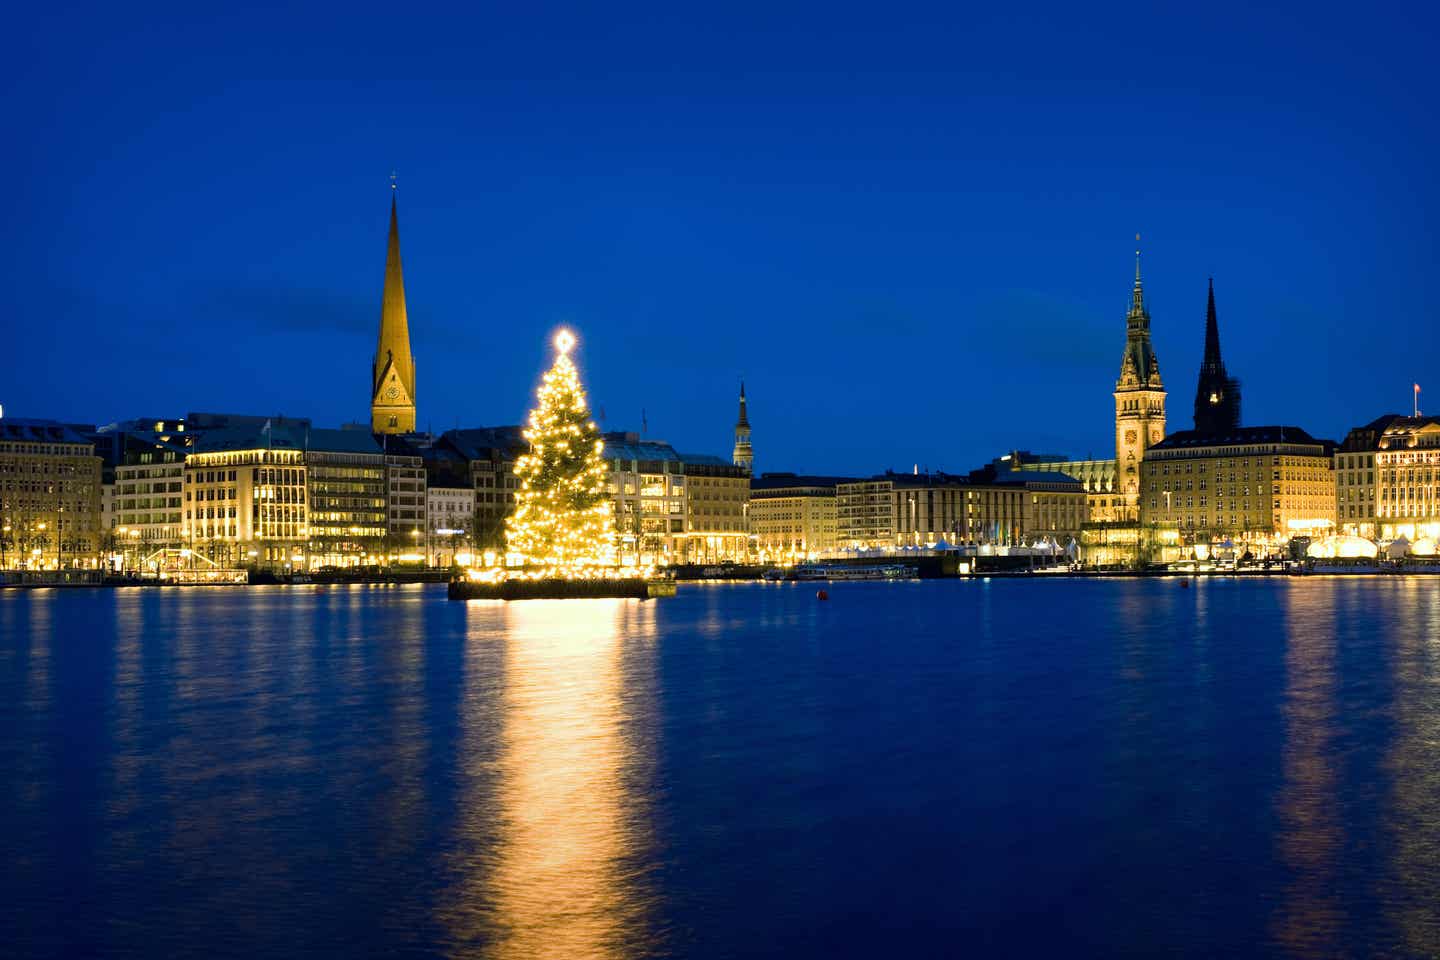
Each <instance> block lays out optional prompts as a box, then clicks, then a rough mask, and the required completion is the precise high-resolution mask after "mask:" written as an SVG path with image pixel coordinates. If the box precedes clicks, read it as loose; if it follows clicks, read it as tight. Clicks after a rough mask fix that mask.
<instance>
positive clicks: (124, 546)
mask: <svg viewBox="0 0 1440 960" xmlns="http://www.w3.org/2000/svg"><path fill="white" fill-rule="evenodd" d="M132 447H138V449H134V448H132V449H130V450H129V451H128V452H127V453H126V454H125V455H124V456H125V462H124V463H122V464H120V465H119V466H117V467H115V468H114V472H115V483H114V484H113V485H112V487H111V489H112V491H113V492H112V493H111V496H110V501H111V509H110V512H109V516H108V517H107V518H106V520H107V523H108V526H107V527H106V528H105V529H106V530H108V531H109V533H110V543H109V547H110V548H111V550H112V551H113V552H114V554H116V555H118V556H120V558H121V565H122V566H124V567H125V568H126V569H141V568H143V567H144V566H145V565H146V563H147V561H148V558H150V557H152V556H154V555H155V553H156V552H157V551H163V550H167V549H168V550H178V549H180V548H181V546H182V540H183V538H182V537H181V534H180V531H181V530H182V529H184V527H185V513H184V490H185V456H186V453H187V450H186V448H185V447H184V446H183V445H178V444H175V443H169V442H165V441H162V440H159V439H158V438H157V439H156V440H155V441H153V442H151V443H149V444H143V445H141V444H133V445H132Z"/></svg>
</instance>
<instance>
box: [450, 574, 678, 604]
mask: <svg viewBox="0 0 1440 960" xmlns="http://www.w3.org/2000/svg"><path fill="white" fill-rule="evenodd" d="M673 596H675V581H673V580H645V579H642V578H640V577H628V578H618V579H615V580H561V579H545V580H523V579H518V578H517V579H514V580H498V581H495V582H488V581H483V580H451V581H450V599H451V600H596V599H607V598H617V597H618V598H622V599H634V600H649V599H650V598H651V597H673Z"/></svg>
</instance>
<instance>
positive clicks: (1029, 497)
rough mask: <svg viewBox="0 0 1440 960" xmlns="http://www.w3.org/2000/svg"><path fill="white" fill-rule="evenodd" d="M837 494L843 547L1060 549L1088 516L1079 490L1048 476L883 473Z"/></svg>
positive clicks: (1070, 481) (1063, 478) (841, 487)
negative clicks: (1039, 544)
mask: <svg viewBox="0 0 1440 960" xmlns="http://www.w3.org/2000/svg"><path fill="white" fill-rule="evenodd" d="M835 495H836V521H837V531H836V532H837V540H838V542H839V546H840V547H842V548H847V549H848V548H861V549H869V548H875V547H922V546H934V545H935V544H938V543H949V544H970V543H980V544H993V545H998V546H1011V545H1019V544H1023V543H1032V542H1035V541H1036V540H1039V539H1041V538H1048V539H1053V540H1055V541H1056V542H1057V543H1061V542H1063V541H1065V540H1066V539H1069V538H1072V537H1076V536H1078V535H1079V533H1080V529H1081V526H1082V525H1083V524H1084V522H1085V517H1086V515H1087V506H1086V493H1085V488H1084V486H1083V485H1082V484H1081V483H1080V482H1079V481H1078V480H1076V479H1075V478H1073V477H1070V476H1068V475H1066V474H1061V473H1053V472H1051V473H1032V472H1019V471H1015V472H1001V471H997V470H995V469H993V468H988V469H986V470H982V471H976V472H975V473H973V474H971V475H969V476H966V477H957V476H951V475H948V474H944V473H938V474H930V473H927V474H919V473H916V474H904V473H887V474H884V475H882V476H878V477H872V478H870V479H868V480H857V481H852V482H846V483H839V484H837V485H836V487H835Z"/></svg>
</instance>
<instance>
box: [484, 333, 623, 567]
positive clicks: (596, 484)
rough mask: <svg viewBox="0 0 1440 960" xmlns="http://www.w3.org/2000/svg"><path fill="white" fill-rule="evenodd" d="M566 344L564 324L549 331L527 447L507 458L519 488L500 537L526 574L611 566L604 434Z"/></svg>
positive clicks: (568, 342) (612, 535) (572, 341)
mask: <svg viewBox="0 0 1440 960" xmlns="http://www.w3.org/2000/svg"><path fill="white" fill-rule="evenodd" d="M574 346H575V337H574V336H573V335H572V334H571V333H570V332H569V331H568V330H562V331H560V333H558V334H556V336H555V350H556V355H555V363H554V365H553V366H551V368H550V370H549V372H548V373H546V374H545V379H544V381H543V382H542V383H541V384H540V391H539V403H538V405H537V406H536V407H535V409H534V410H532V411H530V424H529V427H528V428H527V429H526V430H525V433H524V436H525V439H526V440H528V441H529V442H530V452H529V453H528V454H526V455H525V456H522V457H520V458H519V459H518V460H516V461H515V476H516V478H517V479H519V481H520V489H519V491H518V492H517V493H516V495H515V511H514V513H512V514H511V516H510V519H509V520H508V521H506V524H505V539H506V544H507V548H508V550H509V552H510V553H511V554H518V555H519V556H520V557H522V558H523V559H524V562H525V565H526V568H527V573H528V574H529V575H531V576H534V575H539V576H544V577H560V578H566V579H573V578H576V577H594V576H610V575H613V573H614V567H615V566H616V556H615V526H614V520H613V518H612V511H613V504H612V503H611V500H610V494H609V491H608V490H607V489H606V483H607V478H608V475H609V469H608V467H607V466H606V464H605V461H604V460H603V459H602V458H601V453H602V452H603V451H604V448H605V441H604V440H602V439H601V437H600V429H599V428H598V427H596V426H595V422H594V421H593V420H591V419H590V411H589V406H588V405H587V404H586V402H585V388H584V387H583V386H581V384H580V374H579V371H577V370H576V369H575V363H574V362H573V361H572V360H571V359H570V350H571V348H572V347H574Z"/></svg>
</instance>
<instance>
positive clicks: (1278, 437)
mask: <svg viewBox="0 0 1440 960" xmlns="http://www.w3.org/2000/svg"><path fill="white" fill-rule="evenodd" d="M1249 443H1295V444H1312V445H1317V446H1323V447H1334V446H1335V444H1334V442H1333V441H1330V440H1319V439H1316V438H1315V437H1312V436H1311V435H1310V434H1309V433H1307V432H1305V431H1304V430H1302V429H1300V428H1299V427H1294V426H1278V425H1277V426H1268V427H1236V428H1235V429H1233V430H1226V431H1224V432H1223V433H1202V432H1201V431H1199V430H1181V431H1179V432H1177V433H1172V434H1170V436H1168V437H1166V438H1165V439H1164V440H1161V441H1160V442H1159V443H1157V444H1155V445H1154V446H1152V447H1150V449H1151V450H1185V449H1193V448H1200V447H1224V446H1234V445H1236V444H1249Z"/></svg>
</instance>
